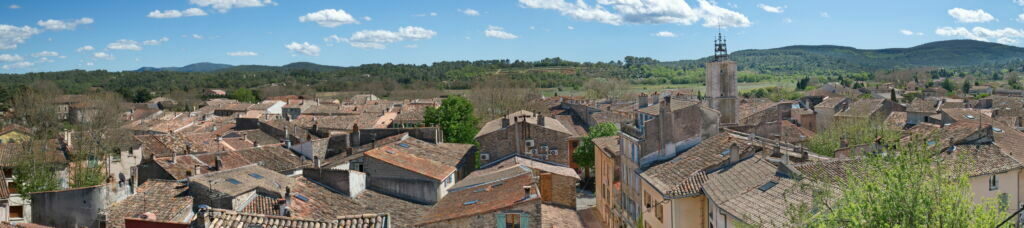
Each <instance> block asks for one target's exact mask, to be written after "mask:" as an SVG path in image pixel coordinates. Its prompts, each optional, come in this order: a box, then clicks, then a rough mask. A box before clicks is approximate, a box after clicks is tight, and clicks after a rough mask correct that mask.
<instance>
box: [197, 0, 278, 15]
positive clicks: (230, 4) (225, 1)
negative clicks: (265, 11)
mask: <svg viewBox="0 0 1024 228" xmlns="http://www.w3.org/2000/svg"><path fill="white" fill-rule="evenodd" d="M189 2H190V3H192V4H195V5H197V6H200V7H211V8H213V9H216V10H217V11H218V12H221V13H226V12H228V10H231V9H232V8H245V7H262V6H266V5H277V3H275V2H274V1H271V0H190V1H189Z"/></svg>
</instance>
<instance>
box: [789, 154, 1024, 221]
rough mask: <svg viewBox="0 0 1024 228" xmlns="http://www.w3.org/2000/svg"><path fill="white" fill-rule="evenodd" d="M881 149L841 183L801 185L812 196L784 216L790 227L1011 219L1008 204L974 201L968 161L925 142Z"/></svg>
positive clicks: (862, 161) (840, 181)
mask: <svg viewBox="0 0 1024 228" xmlns="http://www.w3.org/2000/svg"><path fill="white" fill-rule="evenodd" d="M885 146H886V148H888V149H886V154H885V155H872V154H869V155H867V156H866V157H865V158H862V160H859V161H857V162H856V163H851V164H854V166H853V167H849V169H848V170H846V175H845V178H844V179H839V181H834V182H830V181H825V183H827V184H826V186H822V185H813V184H811V185H808V186H805V187H808V188H810V189H812V191H811V192H814V193H815V194H814V196H813V200H812V203H810V204H808V205H799V206H797V207H792V208H794V210H792V211H790V212H788V213H790V215H791V217H790V218H791V220H792V221H793V224H794V227H996V225H997V224H998V223H999V222H1001V221H1002V220H1003V219H1005V218H1007V217H1008V216H1009V214H1008V213H1006V212H1005V211H1006V207H1007V206H1010V205H1007V203H1003V202H997V201H996V200H988V201H986V202H984V203H981V204H977V203H975V202H974V200H973V198H974V197H973V194H971V190H970V188H971V185H970V183H969V182H968V176H967V174H968V172H964V171H963V170H969V168H967V167H969V166H970V165H971V164H970V163H971V161H969V160H967V159H966V158H962V157H958V156H955V155H954V156H948V157H947V156H936V155H938V154H943V153H945V152H942V151H940V150H941V148H939V147H930V146H928V143H927V141H926V140H915V141H914V142H912V143H891V144H886V145H885ZM824 178H825V179H827V177H824ZM832 189H835V190H836V191H832ZM1014 206H1015V205H1014Z"/></svg>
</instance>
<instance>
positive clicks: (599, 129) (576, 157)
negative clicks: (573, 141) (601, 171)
mask: <svg viewBox="0 0 1024 228" xmlns="http://www.w3.org/2000/svg"><path fill="white" fill-rule="evenodd" d="M618 132H619V128H618V127H616V126H615V124H612V123H600V124H597V125H595V126H593V127H590V132H589V134H588V135H587V136H586V137H583V140H581V141H582V143H580V145H579V146H578V147H576V151H573V153H572V161H573V162H575V163H576V164H577V165H579V166H580V167H583V168H584V169H587V170H589V169H592V168H594V162H595V161H594V147H595V146H596V145H595V144H594V141H593V140H594V139H595V138H600V137H605V136H612V135H615V134H617V133H618ZM583 173H584V174H589V173H590V172H589V171H584V172H583Z"/></svg>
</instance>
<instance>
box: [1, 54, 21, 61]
mask: <svg viewBox="0 0 1024 228" xmlns="http://www.w3.org/2000/svg"><path fill="white" fill-rule="evenodd" d="M21 60H23V58H21V56H20V55H17V54H14V55H11V54H0V62H17V61H21Z"/></svg>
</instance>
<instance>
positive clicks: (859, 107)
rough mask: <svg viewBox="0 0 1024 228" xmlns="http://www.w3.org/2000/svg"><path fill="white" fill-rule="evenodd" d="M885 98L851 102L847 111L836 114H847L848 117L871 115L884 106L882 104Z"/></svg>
mask: <svg viewBox="0 0 1024 228" xmlns="http://www.w3.org/2000/svg"><path fill="white" fill-rule="evenodd" d="M884 102H885V99H862V100H858V101H855V102H853V103H850V108H848V109H846V111H843V112H840V113H837V114H836V116H847V117H870V116H871V115H873V114H875V111H878V109H879V108H882V104H883V103H884Z"/></svg>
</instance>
